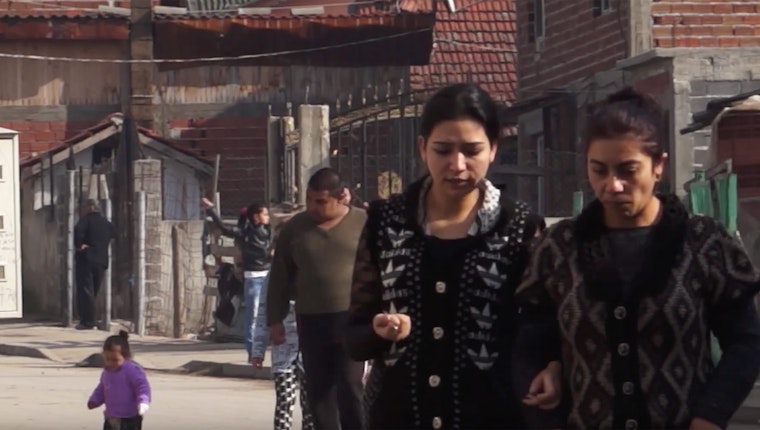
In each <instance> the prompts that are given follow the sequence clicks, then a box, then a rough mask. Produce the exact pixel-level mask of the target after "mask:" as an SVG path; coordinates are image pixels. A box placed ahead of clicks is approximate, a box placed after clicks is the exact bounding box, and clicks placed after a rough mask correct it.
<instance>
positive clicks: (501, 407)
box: [345, 85, 559, 429]
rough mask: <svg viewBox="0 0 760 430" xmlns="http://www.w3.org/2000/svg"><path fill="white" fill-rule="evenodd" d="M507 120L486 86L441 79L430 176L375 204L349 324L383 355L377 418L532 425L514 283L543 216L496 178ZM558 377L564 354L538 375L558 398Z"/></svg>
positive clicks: (403, 423)
mask: <svg viewBox="0 0 760 430" xmlns="http://www.w3.org/2000/svg"><path fill="white" fill-rule="evenodd" d="M499 132H500V127H499V121H498V115H497V111H496V106H495V104H494V102H493V101H492V100H491V98H490V97H489V96H488V94H487V93H485V92H484V91H483V90H481V89H480V88H478V87H476V86H474V85H454V86H450V87H446V88H444V89H442V90H440V91H439V92H438V93H437V94H436V95H434V96H433V97H432V98H431V99H430V100H429V101H428V103H427V104H426V106H425V109H424V111H423V115H422V125H421V135H422V136H421V137H420V139H419V149H420V153H421V156H422V159H423V160H424V162H425V164H426V166H427V168H428V171H429V173H430V174H429V176H427V177H425V178H423V179H421V180H419V181H417V182H415V183H413V184H411V185H410V186H409V188H408V189H407V190H406V192H405V193H404V194H402V195H398V196H394V197H391V198H390V199H389V200H386V201H377V202H374V203H372V205H370V207H369V210H368V212H367V224H366V226H365V228H364V231H363V233H362V236H361V238H360V241H359V247H358V249H357V257H356V265H355V272H354V285H353V289H352V293H351V308H350V312H349V326H348V329H347V332H346V335H345V338H346V343H347V347H348V350H349V353H350V354H351V356H352V358H353V359H355V360H357V361H365V360H373V366H372V370H371V372H370V375H369V378H368V380H367V383H366V386H365V402H366V405H365V409H366V412H367V415H368V422H367V427H368V428H369V429H424V428H428V429H430V428H433V429H439V428H446V429H457V428H462V429H509V428H519V429H523V428H525V425H524V423H523V419H522V416H521V407H520V402H519V399H518V398H517V397H516V396H515V395H514V393H513V389H512V384H511V370H512V369H511V363H512V361H511V351H512V341H513V335H514V331H515V324H516V317H517V313H516V308H515V307H514V305H513V295H514V288H515V287H516V286H517V283H518V282H519V280H520V276H521V274H522V272H523V269H524V253H525V251H526V248H527V247H526V244H527V241H529V240H531V239H532V236H533V233H534V231H535V226H533V227H532V228H530V227H529V226H526V215H527V209H526V207H525V205H524V204H522V203H517V202H512V201H510V200H509V199H507V198H505V197H503V196H502V195H501V193H500V192H499V190H498V189H496V188H495V187H494V186H493V185H491V183H490V182H488V181H487V180H486V179H485V176H486V172H487V171H488V166H489V165H490V164H491V162H493V160H494V157H495V154H496V140H497V138H498V136H499ZM553 378H554V379H553ZM558 378H559V371H558V370H556V364H552V365H550V366H548V369H547V370H546V371H545V372H543V373H542V375H541V376H539V377H538V380H546V381H547V382H546V384H544V385H545V386H544V387H543V388H544V389H543V390H539V392H538V393H537V394H539V395H540V396H542V399H543V404H544V405H545V406H547V407H549V406H552V405H551V403H555V404H556V403H557V398H556V397H557V395H558V393H559V387H558V386H557V385H558V381H556V382H557V383H556V384H552V382H555V380H556V379H558ZM552 387H555V388H554V389H553V388H552Z"/></svg>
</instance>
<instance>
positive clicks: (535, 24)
mask: <svg viewBox="0 0 760 430" xmlns="http://www.w3.org/2000/svg"><path fill="white" fill-rule="evenodd" d="M544 1H545V0H533V4H532V5H531V9H530V10H529V11H528V42H530V43H534V42H536V41H540V40H543V38H544V35H545V30H546V19H545V18H544V15H545V13H544V12H545V10H544Z"/></svg>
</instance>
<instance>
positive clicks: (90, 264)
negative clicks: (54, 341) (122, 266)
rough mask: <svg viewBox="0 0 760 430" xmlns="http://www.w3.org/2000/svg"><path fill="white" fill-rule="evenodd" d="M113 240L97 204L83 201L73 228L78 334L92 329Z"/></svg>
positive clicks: (107, 222) (109, 223)
mask: <svg viewBox="0 0 760 430" xmlns="http://www.w3.org/2000/svg"><path fill="white" fill-rule="evenodd" d="M115 237H116V229H115V228H114V226H113V224H111V222H110V221H108V220H107V219H106V217H104V216H103V214H102V213H101V212H100V205H99V204H98V202H97V200H94V199H89V200H87V201H85V202H84V204H83V205H82V207H81V210H80V218H79V222H77V225H76V226H75V227H74V248H75V249H76V257H75V260H76V261H75V262H76V272H75V274H76V284H77V311H78V313H79V325H77V327H76V328H77V329H78V330H91V329H93V328H95V298H96V297H97V296H98V291H99V290H100V285H101V284H102V283H103V275H104V274H105V272H106V269H108V247H109V245H110V244H111V240H112V239H114V238H115Z"/></svg>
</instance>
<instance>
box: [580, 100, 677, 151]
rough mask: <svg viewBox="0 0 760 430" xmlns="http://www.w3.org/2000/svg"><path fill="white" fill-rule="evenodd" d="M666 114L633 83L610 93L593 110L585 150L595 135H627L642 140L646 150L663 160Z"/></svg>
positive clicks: (600, 137)
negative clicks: (634, 86) (633, 85)
mask: <svg viewBox="0 0 760 430" xmlns="http://www.w3.org/2000/svg"><path fill="white" fill-rule="evenodd" d="M665 130H666V127H665V114H664V112H663V110H662V108H661V107H660V105H659V104H658V103H657V102H656V101H655V100H654V99H653V98H652V97H650V96H649V95H647V94H643V93H640V92H638V91H636V90H634V89H633V88H631V87H626V88H623V89H622V90H620V91H618V92H616V93H614V94H612V95H610V96H609V97H607V99H606V100H605V101H604V102H602V103H601V104H600V105H599V106H597V107H596V109H595V110H594V111H593V112H592V113H591V115H590V116H589V118H588V124H587V125H586V150H588V145H589V144H590V143H591V141H593V140H595V139H615V138H620V137H623V136H626V135H631V136H635V137H636V138H637V139H639V140H641V142H642V144H643V148H642V149H643V151H644V152H645V153H646V154H647V155H649V156H650V157H652V159H653V160H654V161H660V160H661V159H662V156H663V154H664V153H665V152H666V151H667V148H666V145H665V140H666V136H665Z"/></svg>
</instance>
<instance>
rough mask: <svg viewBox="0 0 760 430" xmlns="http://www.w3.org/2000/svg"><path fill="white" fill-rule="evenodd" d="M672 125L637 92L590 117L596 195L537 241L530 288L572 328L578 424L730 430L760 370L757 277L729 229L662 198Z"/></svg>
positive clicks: (566, 350) (570, 363) (573, 408)
mask: <svg viewBox="0 0 760 430" xmlns="http://www.w3.org/2000/svg"><path fill="white" fill-rule="evenodd" d="M663 118H665V117H664V115H663V112H662V111H661V110H660V108H659V106H657V104H656V103H655V102H654V101H653V100H652V99H651V98H649V97H647V96H644V95H641V94H639V93H636V92H635V91H633V90H631V89H626V90H623V91H621V92H619V93H617V94H614V95H612V96H610V98H609V99H608V100H607V101H606V102H604V103H603V104H602V105H601V106H600V107H599V108H598V109H597V111H596V113H594V114H593V115H592V116H591V117H590V119H589V123H588V127H587V140H586V142H587V145H588V147H587V162H588V166H587V168H588V179H589V182H590V184H591V186H592V188H593V189H594V192H595V194H596V197H597V199H596V200H595V201H593V202H592V203H591V204H590V205H589V206H588V207H587V208H586V209H585V210H584V211H583V212H582V213H581V214H580V215H579V216H578V217H577V218H575V219H572V220H565V221H562V222H560V223H559V224H558V225H554V226H552V227H551V228H550V229H549V230H548V231H547V233H546V234H545V235H544V236H543V237H542V238H541V239H540V240H539V241H538V243H537V244H536V246H535V248H534V251H533V252H534V253H533V254H532V258H531V262H530V264H529V266H528V269H527V271H526V274H525V277H524V280H523V283H522V284H521V285H520V287H518V291H517V300H518V303H521V304H522V305H523V309H522V312H523V313H524V314H530V315H532V316H533V318H534V323H535V324H537V325H538V324H540V321H541V315H544V316H549V318H548V319H544V321H547V322H548V323H549V324H550V325H551V324H552V323H553V324H554V326H555V327H556V325H557V322H558V323H559V337H560V338H561V341H560V342H559V343H560V344H561V350H562V357H563V360H562V361H563V363H562V364H563V370H564V381H565V383H566V386H567V387H568V389H569V392H570V394H571V396H570V397H571V399H570V402H569V407H570V414H569V417H568V423H567V428H581V429H586V428H594V429H596V428H602V429H608V428H615V429H626V430H635V429H662V428H667V429H690V430H707V429H710V430H713V429H720V428H725V427H726V425H727V422H728V421H729V420H730V418H731V416H732V415H733V414H734V412H735V411H736V410H737V409H738V408H739V406H740V405H741V404H742V402H743V401H744V399H745V398H746V396H747V395H748V393H749V392H750V390H751V389H752V386H753V384H754V381H755V379H756V377H757V375H758V370H759V369H760V324H759V323H758V316H757V312H756V309H755V305H754V301H753V298H754V296H755V294H757V292H758V289H759V286H758V272H757V271H756V270H755V268H754V267H753V266H752V264H751V262H750V260H749V259H748V257H747V254H746V253H745V251H744V249H743V248H742V246H741V245H740V243H739V242H738V241H737V240H736V239H735V238H733V237H731V236H730V235H729V234H728V233H727V231H726V230H725V229H724V228H723V226H721V225H720V224H719V223H718V222H717V221H715V220H713V219H711V218H708V217H704V216H690V214H689V213H688V212H687V210H686V208H685V207H684V205H683V204H682V203H681V201H680V200H679V199H678V198H677V197H675V196H672V195H655V194H654V189H655V186H656V184H657V183H658V182H659V181H660V179H661V178H662V175H663V170H664V167H665V163H666V160H667V154H666V153H665V147H664V142H663V141H662V139H663V136H666V134H665V132H666V130H667V127H665V125H664V124H663ZM711 331H712V332H714V334H715V335H716V337H717V338H718V339H719V341H720V344H721V347H722V349H723V357H722V358H721V360H720V362H719V363H713V362H712V359H711V354H710V332H711ZM526 333H527V332H526ZM528 335H530V334H528ZM533 349H534V351H537V352H541V351H542V350H545V349H546V342H541V343H534V348H533Z"/></svg>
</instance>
